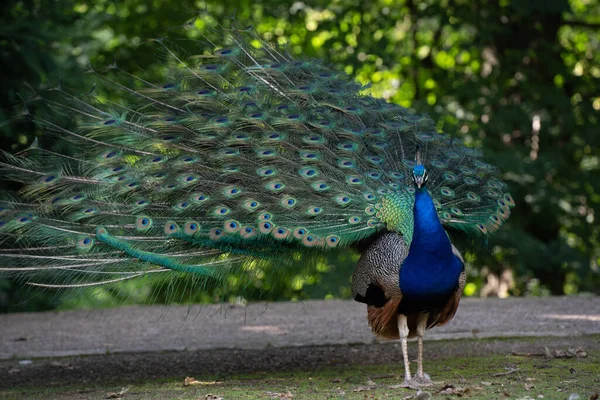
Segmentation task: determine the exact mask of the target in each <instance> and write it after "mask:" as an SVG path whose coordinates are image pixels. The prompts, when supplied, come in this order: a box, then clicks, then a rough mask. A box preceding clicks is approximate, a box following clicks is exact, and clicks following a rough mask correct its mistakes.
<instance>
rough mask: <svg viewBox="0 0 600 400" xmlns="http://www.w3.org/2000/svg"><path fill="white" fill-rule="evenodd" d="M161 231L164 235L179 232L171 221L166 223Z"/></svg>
mask: <svg viewBox="0 0 600 400" xmlns="http://www.w3.org/2000/svg"><path fill="white" fill-rule="evenodd" d="M163 230H164V232H165V235H173V234H175V233H177V232H178V231H179V226H178V225H177V224H176V223H175V222H173V221H167V222H166V223H165V227H164V229H163Z"/></svg>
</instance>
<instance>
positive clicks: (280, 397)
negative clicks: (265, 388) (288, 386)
mask: <svg viewBox="0 0 600 400" xmlns="http://www.w3.org/2000/svg"><path fill="white" fill-rule="evenodd" d="M265 394H266V395H267V396H269V397H270V398H272V399H277V400H291V399H293V398H294V395H293V394H292V393H291V392H290V391H289V390H288V391H287V392H286V393H277V392H265Z"/></svg>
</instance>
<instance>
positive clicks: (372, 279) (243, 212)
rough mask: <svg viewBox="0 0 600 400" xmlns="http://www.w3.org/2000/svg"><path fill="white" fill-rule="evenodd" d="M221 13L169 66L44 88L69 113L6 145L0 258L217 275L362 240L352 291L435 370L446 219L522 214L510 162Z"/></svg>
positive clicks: (59, 281) (56, 110) (477, 230)
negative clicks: (497, 160)
mask: <svg viewBox="0 0 600 400" xmlns="http://www.w3.org/2000/svg"><path fill="white" fill-rule="evenodd" d="M191 25H193V24H191ZM191 25H190V26H191ZM214 29H215V30H216V33H217V35H216V36H218V37H219V38H220V39H219V40H220V41H219V42H218V43H216V42H214V41H211V40H210V39H209V38H208V37H203V38H201V39H198V40H197V43H196V45H197V52H196V53H195V54H192V55H189V54H188V55H182V54H181V53H180V52H179V51H177V49H176V47H174V46H172V45H171V43H170V42H169V41H167V40H165V39H157V40H156V41H155V42H156V43H157V44H158V46H159V47H160V48H161V49H162V50H163V52H164V54H166V55H167V60H166V61H165V65H164V74H163V80H162V81H161V82H150V81H147V80H144V79H141V78H138V77H136V76H134V75H132V74H128V73H127V72H125V71H123V70H121V69H120V68H119V66H118V65H117V63H113V64H111V65H110V66H109V67H108V68H107V69H106V73H104V72H96V71H95V74H96V75H95V76H96V77H97V79H98V81H101V82H103V83H105V84H106V85H107V86H108V87H109V88H112V89H113V90H115V91H116V92H118V93H119V96H120V97H121V98H124V99H126V100H123V101H119V102H115V101H112V100H111V97H110V96H100V95H97V94H95V92H94V91H93V90H92V91H90V92H88V93H86V94H85V95H84V96H77V95H73V94H71V93H70V92H69V91H68V90H66V89H63V88H62V87H60V86H59V87H57V88H55V89H53V90H52V91H51V92H50V93H49V94H48V96H36V97H38V98H39V97H42V98H43V99H42V101H43V102H44V104H46V105H47V106H48V107H49V109H50V110H52V113H53V115H54V116H55V117H56V118H46V117H41V116H35V117H33V119H34V120H35V122H36V123H37V124H38V125H39V126H40V127H41V128H42V129H43V130H44V131H45V135H46V137H52V144H51V145H50V146H42V145H40V144H39V143H38V142H37V141H36V142H34V143H33V144H32V145H31V146H30V147H29V148H28V149H26V150H25V151H23V152H21V153H18V154H16V155H11V154H8V153H4V154H2V160H0V168H1V171H2V172H1V177H2V178H3V179H5V180H7V181H10V182H13V186H14V185H19V187H20V189H19V190H17V191H12V192H9V191H6V192H5V193H2V197H1V199H0V273H1V274H3V275H4V276H12V277H18V278H19V279H23V280H25V281H26V282H27V283H28V284H30V285H34V286H41V287H45V288H54V289H65V288H75V287H94V286H98V285H106V284H115V283H120V282H124V281H128V280H132V279H136V278H140V277H144V276H150V275H154V274H176V273H184V274H187V275H186V276H189V277H190V278H189V279H197V280H200V281H206V282H208V281H211V282H219V281H224V280H227V279H229V278H230V277H232V276H233V277H235V276H239V275H240V274H244V273H252V272H251V271H253V270H257V268H259V267H260V266H261V265H263V264H266V263H270V264H275V265H276V266H277V268H276V269H280V270H285V269H286V268H288V267H289V266H290V265H291V264H292V263H293V261H294V259H295V258H297V257H296V256H297V255H298V254H301V255H302V256H303V257H304V256H307V258H306V260H312V258H311V256H313V255H319V254H323V253H325V252H328V251H333V250H334V249H344V248H354V249H357V250H358V251H360V253H361V257H360V259H359V261H358V264H357V266H356V269H355V272H354V274H353V276H352V293H353V297H354V299H355V300H356V301H358V302H362V303H366V304H367V317H368V323H369V325H370V327H371V328H372V331H373V333H374V334H376V335H378V336H381V337H383V338H389V339H400V340H401V348H402V353H403V359H404V368H405V381H404V384H405V385H406V386H410V387H415V386H419V385H428V384H431V381H430V379H429V377H428V376H427V375H426V374H425V373H424V372H423V336H424V332H425V330H426V329H429V328H432V327H434V326H437V325H443V324H445V323H447V322H448V321H450V320H451V319H452V318H453V316H454V314H455V312H456V309H457V307H458V304H459V301H460V298H461V293H462V291H463V288H464V285H465V263H464V260H463V258H462V256H461V254H460V252H459V251H458V250H457V248H456V247H455V246H454V245H453V244H452V243H451V241H450V236H449V235H448V233H447V232H446V229H447V228H451V229H453V230H455V231H460V232H464V233H465V234H467V235H468V236H469V237H474V238H480V239H482V240H483V241H485V239H486V238H487V237H488V235H489V234H491V233H492V232H494V231H496V230H497V229H498V228H499V227H500V226H501V225H502V223H503V222H504V221H505V220H506V219H507V218H508V216H509V214H510V209H511V207H512V206H514V201H513V199H512V198H511V196H510V194H508V193H507V190H506V188H507V185H506V184H505V183H504V182H503V181H502V180H501V179H500V178H499V170H498V168H497V167H495V166H493V165H490V164H489V163H486V162H485V161H483V160H482V154H481V152H480V151H479V150H477V149H474V148H471V147H467V146H465V145H464V144H463V142H462V140H460V139H457V138H454V137H452V136H450V135H448V134H445V133H441V132H438V131H437V130H436V128H435V125H434V123H433V121H432V120H431V119H430V118H429V117H427V116H426V115H420V114H415V113H413V112H411V111H409V110H408V109H406V108H403V107H400V106H398V105H395V104H391V103H388V102H386V101H384V100H382V99H378V98H374V97H373V96H371V95H370V94H369V92H368V88H366V87H364V86H362V85H361V84H359V83H357V82H355V81H354V80H352V79H351V78H349V77H348V76H347V75H346V74H345V73H344V72H339V71H336V70H334V69H332V68H330V67H329V66H327V65H326V64H325V63H324V62H322V61H320V60H315V59H301V58H295V57H292V56H291V55H290V54H289V53H288V52H287V51H286V50H285V48H283V47H281V46H279V45H272V44H270V43H268V42H266V41H264V40H263V39H261V37H260V36H259V35H258V34H257V33H256V32H255V31H254V30H253V29H252V28H236V27H234V26H233V25H232V26H231V27H224V26H222V25H219V26H217V27H215V28H214ZM25 114H27V111H26V112H25ZM65 118H66V119H68V121H66V122H65ZM303 259H304V258H303ZM414 336H416V337H417V338H418V346H419V353H418V368H417V372H416V374H415V375H414V377H412V376H411V373H410V368H409V360H408V354H407V339H408V338H409V337H414Z"/></svg>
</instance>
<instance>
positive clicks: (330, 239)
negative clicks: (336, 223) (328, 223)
mask: <svg viewBox="0 0 600 400" xmlns="http://www.w3.org/2000/svg"><path fill="white" fill-rule="evenodd" d="M339 242H340V237H339V236H337V235H329V236H327V237H326V238H325V243H326V244H327V246H328V247H331V248H333V247H337V245H338V244H339Z"/></svg>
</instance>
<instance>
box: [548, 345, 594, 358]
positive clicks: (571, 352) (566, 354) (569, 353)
mask: <svg viewBox="0 0 600 400" xmlns="http://www.w3.org/2000/svg"><path fill="white" fill-rule="evenodd" d="M546 357H549V358H586V357H587V352H586V351H585V350H584V349H583V348H582V347H577V348H572V347H571V348H568V349H567V350H552V349H549V348H548V347H546Z"/></svg>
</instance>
